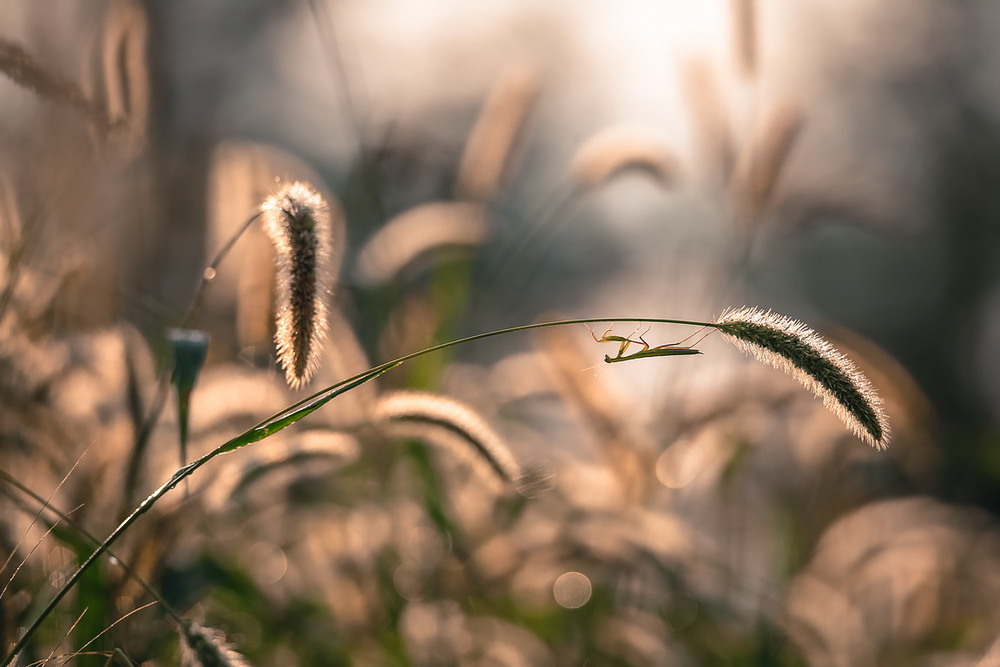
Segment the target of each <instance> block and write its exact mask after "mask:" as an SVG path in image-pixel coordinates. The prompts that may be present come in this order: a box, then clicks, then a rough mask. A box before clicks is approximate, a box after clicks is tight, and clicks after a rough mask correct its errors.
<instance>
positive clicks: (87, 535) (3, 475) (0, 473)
mask: <svg viewBox="0 0 1000 667" xmlns="http://www.w3.org/2000/svg"><path fill="white" fill-rule="evenodd" d="M0 479H3V480H4V481H5V482H7V483H8V484H10V485H11V486H13V487H14V488H16V489H17V490H18V491H20V492H21V493H23V494H24V495H26V496H28V497H29V498H31V499H32V500H34V501H35V502H37V503H39V504H40V505H41V506H42V509H47V510H48V511H50V512H51V513H52V514H54V515H55V516H57V517H58V518H59V520H60V521H62V522H63V523H64V524H66V525H67V526H69V527H70V528H71V529H73V530H75V531H76V532H77V533H78V534H79V535H82V536H83V537H84V539H86V540H87V541H89V542H93V544H94V546H95V547H97V546H100V545H101V543H100V541H99V540H98V539H97V538H96V537H94V535H93V534H92V533H91V532H90V531H88V530H87V529H86V528H84V527H83V526H81V525H80V524H79V523H78V522H77V521H76V520H75V519H73V518H72V517H71V516H69V515H68V514H66V513H65V512H63V511H62V510H60V509H59V508H57V507H54V506H53V505H52V504H51V503H50V502H49V501H47V500H45V499H44V498H42V497H41V496H40V495H38V494H37V493H35V492H34V491H32V490H31V489H29V488H28V487H27V486H25V485H24V484H22V483H21V482H20V481H18V480H17V479H16V478H15V477H14V476H12V475H11V474H10V473H8V472H7V471H5V470H0ZM107 553H108V555H109V556H111V557H112V558H113V559H115V561H117V562H118V565H119V566H120V567H121V568H122V570H124V571H125V574H127V575H128V576H130V577H132V579H133V580H134V581H135V582H136V583H138V584H139V585H140V586H142V587H143V589H145V591H146V592H147V593H149V594H150V595H151V596H152V597H153V599H155V600H156V602H157V603H158V604H159V605H160V607H161V608H162V609H163V610H164V611H165V612H166V613H167V615H169V616H170V617H171V618H173V619H174V620H175V621H177V622H178V623H182V622H183V619H182V618H181V617H180V614H178V613H177V611H176V610H174V608H173V607H172V606H171V605H170V603H168V602H167V601H166V600H165V599H164V598H163V596H162V595H160V593H159V591H157V590H156V589H155V588H153V586H152V584H150V583H149V582H147V581H146V580H145V579H143V578H142V577H141V576H139V573H138V572H136V571H135V570H134V569H133V568H132V566H131V565H129V564H128V563H127V562H126V561H125V560H123V559H122V558H121V557H120V556H116V555H115V554H113V553H112V552H111V551H110V550H109V551H108V552H107Z"/></svg>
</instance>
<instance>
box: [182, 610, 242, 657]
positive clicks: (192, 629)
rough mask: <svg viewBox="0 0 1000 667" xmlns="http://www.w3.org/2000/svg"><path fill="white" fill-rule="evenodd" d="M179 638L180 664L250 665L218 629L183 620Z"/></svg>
mask: <svg viewBox="0 0 1000 667" xmlns="http://www.w3.org/2000/svg"><path fill="white" fill-rule="evenodd" d="M181 639H182V640H183V641H181V664H183V665H185V666H186V667H250V663H249V662H247V661H246V658H244V657H243V656H242V655H240V653H239V652H238V651H237V650H236V649H235V648H233V645H232V644H230V643H229V642H228V641H226V637H225V635H223V634H222V632H220V631H219V630H216V629H214V628H206V627H205V626H203V625H199V624H198V623H195V622H194V621H185V622H184V623H183V624H182V625H181Z"/></svg>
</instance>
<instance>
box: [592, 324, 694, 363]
mask: <svg viewBox="0 0 1000 667" xmlns="http://www.w3.org/2000/svg"><path fill="white" fill-rule="evenodd" d="M587 328H588V329H590V327H587ZM612 329H614V325H611V326H610V327H608V328H607V330H606V331H605V332H604V333H603V334H601V337H600V338H598V337H597V334H596V333H595V332H594V330H593V329H590V335H591V336H593V338H594V340H595V341H597V342H598V343H618V344H619V346H618V354H616V355H615V356H613V357H612V356H610V355H607V354H605V355H604V361H605V363H608V364H613V363H617V362H619V361H632V360H633V359H646V358H649V357H672V356H678V355H686V354H701V351H700V350H696V349H695V348H694V347H693V346H691V345H681V344H680V343H683V342H684V341H686V340H688V339H689V338H691V336H688V338H685V339H684V340H682V341H678V342H677V343H671V344H668V345H657V346H656V347H650V346H649V343H647V342H646V339H645V338H643V336H645V335H646V334H647V333H648V332H649V329H648V328H647V329H646V330H645V331H643V332H642V333H641V334H639V336H638V338H639V339H638V340H635V339H633V338H632V336H634V335H635V334H636V332H637V331H639V329H638V327H637V328H636V329H635V331H633V332H632V333H630V334H629V335H628V336H616V335H613V334H611V330H612ZM706 335H707V334H706ZM696 342H701V339H699V340H698V341H696ZM630 345H641V346H642V349H641V350H639V351H638V352H633V353H631V354H625V353H626V352H627V351H628V348H629V346H630Z"/></svg>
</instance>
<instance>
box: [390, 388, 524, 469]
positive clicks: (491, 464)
mask: <svg viewBox="0 0 1000 667" xmlns="http://www.w3.org/2000/svg"><path fill="white" fill-rule="evenodd" d="M374 418H375V422H376V423H380V424H385V425H392V424H397V425H410V426H418V427H419V426H427V427H437V429H443V430H444V431H446V432H448V433H450V434H452V435H457V436H458V437H459V438H460V439H461V441H462V443H463V444H462V445H459V447H460V449H457V448H455V446H454V445H453V442H454V439H443V438H437V437H434V435H435V434H434V433H433V432H431V431H421V433H420V434H419V435H420V436H425V437H426V439H427V440H428V442H429V443H430V444H432V445H445V446H451V448H452V449H453V450H454V451H456V453H458V454H461V455H464V456H463V458H465V459H466V460H468V461H470V462H471V463H472V464H473V465H475V466H476V467H477V468H486V469H488V470H489V472H490V473H492V474H493V475H494V476H496V477H499V478H500V479H501V480H502V481H504V482H507V483H513V484H515V485H519V484H520V482H521V480H522V477H523V471H522V470H521V466H520V465H519V464H518V462H517V460H516V459H515V458H514V455H513V454H512V453H511V451H510V449H509V448H508V447H507V444H506V443H505V442H504V441H503V438H502V437H501V436H500V435H499V434H498V433H497V432H496V431H495V430H494V429H493V428H492V427H491V426H490V425H489V424H488V423H487V422H486V420H485V419H483V417H482V416H481V415H480V414H479V413H478V412H476V410H474V409H473V408H471V407H470V406H468V405H466V404H465V403H462V402H461V401H457V400H455V399H453V398H449V397H447V396H441V395H439V394H431V393H426V392H416V391H400V392H395V393H392V394H389V395H387V396H385V397H383V398H382V399H381V400H380V401H379V403H378V405H377V406H376V408H375V412H374ZM470 446H471V450H470V449H469V447H470ZM483 464H485V465H483Z"/></svg>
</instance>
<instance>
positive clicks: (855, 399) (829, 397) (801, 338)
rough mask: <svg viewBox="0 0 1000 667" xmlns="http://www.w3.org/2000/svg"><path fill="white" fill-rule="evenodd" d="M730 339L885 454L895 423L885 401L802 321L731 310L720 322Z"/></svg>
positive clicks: (772, 314) (752, 309)
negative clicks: (792, 380) (803, 388)
mask: <svg viewBox="0 0 1000 667" xmlns="http://www.w3.org/2000/svg"><path fill="white" fill-rule="evenodd" d="M717 328H718V329H719V331H721V332H722V333H723V334H724V335H725V336H726V338H727V339H728V340H729V341H730V342H732V343H733V344H734V345H736V346H737V347H738V348H740V349H741V350H743V351H744V352H748V353H749V354H751V355H753V356H754V357H755V358H756V359H757V360H758V361H761V362H763V363H766V364H769V365H771V366H774V367H775V368H778V369H780V370H782V371H785V372H786V373H788V374H789V375H792V376H794V377H795V378H796V379H798V380H799V382H801V383H802V384H803V385H805V386H806V387H807V388H809V389H810V390H811V391H812V392H813V393H814V394H815V395H816V396H819V397H821V398H822V399H823V403H824V404H825V405H826V407H827V408H829V409H830V410H832V411H833V412H834V413H835V414H836V415H837V416H838V417H840V419H841V420H842V421H843V422H844V423H845V424H847V426H848V427H849V428H850V429H851V431H853V432H854V434H855V435H857V436H858V437H859V438H861V439H862V440H864V441H865V442H867V443H868V444H870V445H871V446H873V447H875V448H876V449H885V448H886V447H887V446H888V444H889V422H888V419H887V418H886V416H885V412H884V411H883V408H882V399H881V398H880V397H879V395H878V393H877V392H876V391H875V388H874V387H873V386H872V384H871V382H869V380H868V378H866V377H865V376H864V375H863V374H862V373H861V371H859V370H858V368H857V367H856V366H855V365H854V363H853V362H851V361H850V360H849V359H848V358H847V357H845V356H844V355H843V354H841V353H840V352H838V351H837V350H836V349H835V348H834V347H833V346H832V345H830V343H828V342H827V341H826V340H824V339H823V338H822V337H821V336H820V335H819V334H817V333H816V332H815V331H813V330H812V329H810V328H809V327H807V326H806V325H805V324H803V323H802V322H799V321H797V320H793V319H791V318H788V317H784V316H782V315H777V314H775V313H772V312H770V311H764V310H761V309H759V308H747V307H744V308H738V309H732V310H727V311H726V312H724V313H723V314H722V317H720V318H719V319H718V321H717Z"/></svg>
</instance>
